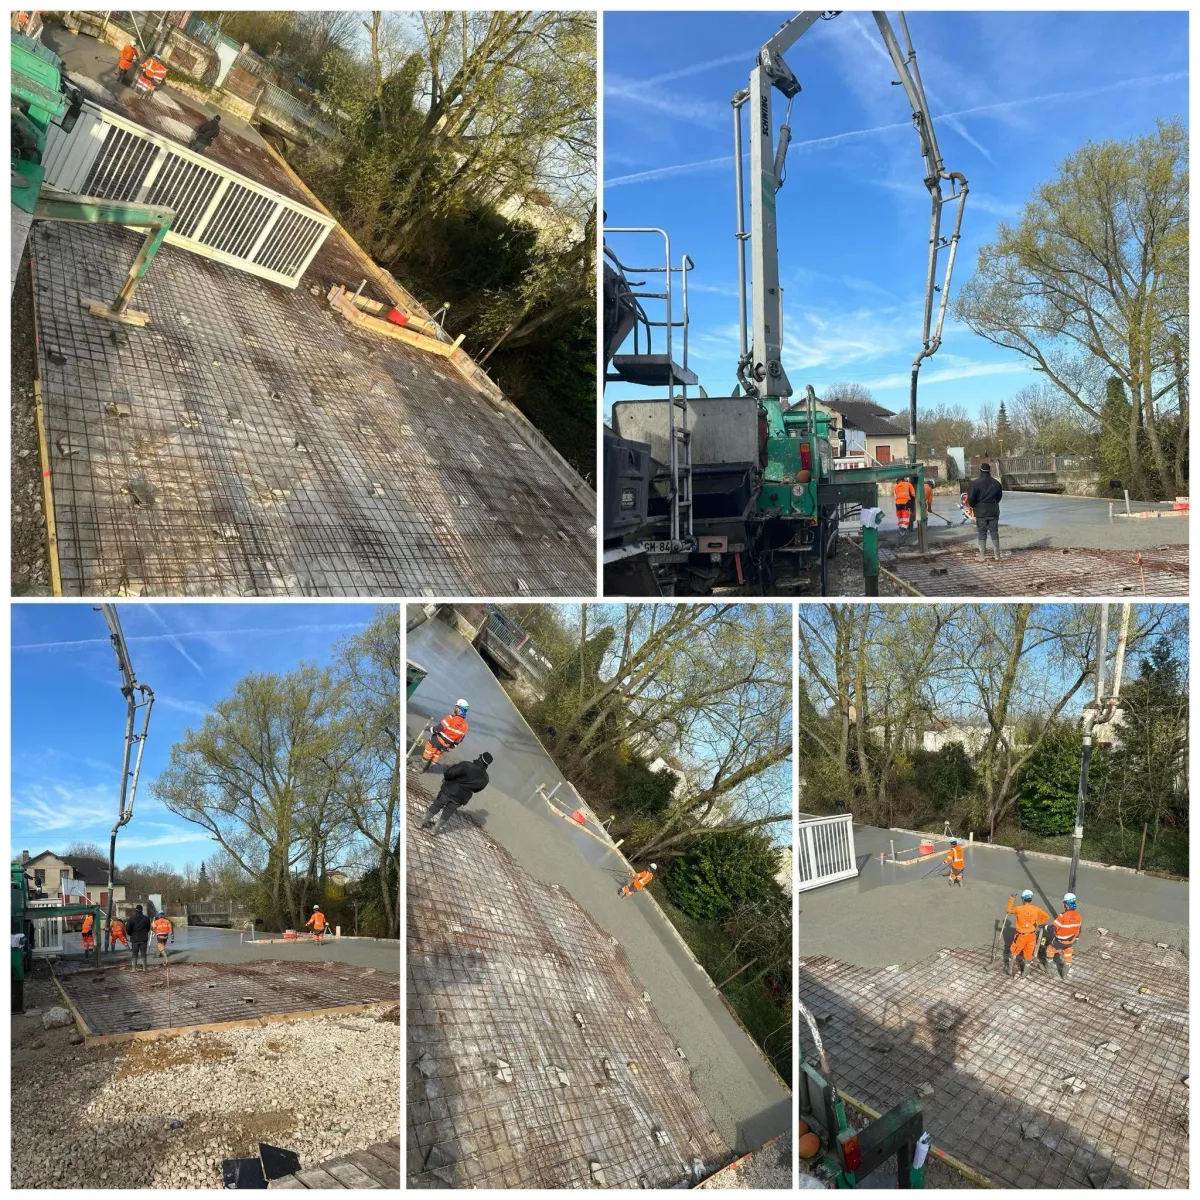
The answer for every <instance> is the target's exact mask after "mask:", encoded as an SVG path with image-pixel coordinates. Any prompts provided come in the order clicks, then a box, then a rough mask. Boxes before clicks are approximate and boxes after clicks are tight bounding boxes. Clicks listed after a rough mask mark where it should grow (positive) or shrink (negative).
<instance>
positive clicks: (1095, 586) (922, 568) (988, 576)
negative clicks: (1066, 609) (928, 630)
mask: <svg viewBox="0 0 1200 1200" xmlns="http://www.w3.org/2000/svg"><path fill="white" fill-rule="evenodd" d="M1004 553H1005V557H1004V558H1002V559H1001V560H1000V561H999V562H994V561H992V560H990V559H985V560H984V561H983V562H977V561H976V560H975V550H974V548H971V549H963V550H944V551H940V552H939V553H937V554H929V555H906V556H904V557H901V558H896V559H895V560H894V561H892V562H888V563H886V566H887V567H888V569H889V570H890V571H893V572H895V574H897V575H899V576H900V578H901V579H903V580H904V581H905V582H907V583H911V584H912V585H913V587H915V588H916V589H917V590H918V591H919V592H921V593H922V595H925V596H1186V595H1187V593H1188V548H1187V546H1158V547H1156V548H1155V549H1153V550H1145V551H1140V552H1139V551H1136V550H1099V549H1095V548H1092V547H1075V548H1073V549H1071V550H1051V549H1040V548H1030V549H1023V548H1018V549H1015V550H1012V551H1007V550H1006V551H1005V552H1004Z"/></svg>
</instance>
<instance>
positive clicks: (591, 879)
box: [407, 620, 791, 1153]
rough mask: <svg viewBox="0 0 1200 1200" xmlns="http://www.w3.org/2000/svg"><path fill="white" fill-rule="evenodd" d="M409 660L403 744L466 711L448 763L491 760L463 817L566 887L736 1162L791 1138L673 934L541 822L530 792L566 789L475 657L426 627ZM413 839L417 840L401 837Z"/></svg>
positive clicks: (762, 1072) (773, 1094)
mask: <svg viewBox="0 0 1200 1200" xmlns="http://www.w3.org/2000/svg"><path fill="white" fill-rule="evenodd" d="M408 656H409V657H410V658H412V659H414V660H416V661H417V662H419V663H420V664H421V665H422V666H423V667H425V668H426V670H427V671H428V672H429V675H428V677H427V678H426V679H425V680H424V681H423V682H422V683H421V685H420V687H419V688H418V689H417V691H416V692H415V693H414V694H413V696H412V697H411V699H410V700H409V702H408V710H407V726H408V731H409V735H410V737H415V736H416V734H417V733H418V732H419V731H420V729H421V727H422V726H423V725H424V723H425V722H426V721H427V720H428V719H429V718H431V717H433V716H437V717H441V716H444V715H445V714H446V713H447V712H449V711H450V708H451V706H452V705H453V703H454V701H455V699H456V698H457V697H459V696H465V697H466V698H467V699H468V700H469V701H470V704H471V711H470V733H469V734H468V737H467V741H466V744H465V746H464V748H463V750H462V751H461V752H460V753H459V754H457V755H455V756H453V757H452V759H451V761H454V759H456V758H459V757H466V758H474V757H475V756H476V755H478V754H480V753H482V752H483V751H484V750H487V751H490V752H491V754H492V755H493V756H494V759H495V761H494V762H493V764H492V767H491V772H490V774H491V779H492V784H491V786H490V787H489V788H488V789H487V791H485V792H483V793H482V794H481V795H479V796H477V797H476V798H475V799H474V800H473V801H472V802H471V804H470V806H469V808H468V810H467V811H469V812H470V813H471V815H472V817H473V818H475V819H476V820H482V822H483V826H484V828H485V829H486V830H487V832H488V834H489V835H490V836H491V837H493V838H495V839H496V840H497V841H498V842H499V843H501V845H503V846H504V847H505V848H506V849H507V850H508V851H509V852H510V853H511V854H512V855H513V856H514V858H515V859H516V860H517V862H518V863H519V864H520V865H521V866H522V867H523V868H524V869H525V870H526V871H527V872H529V874H530V875H532V876H533V877H535V878H537V879H539V880H541V881H542V882H544V883H546V884H557V885H558V886H560V887H562V888H564V889H566V890H567V891H568V892H570V894H571V895H572V896H573V897H574V898H575V900H576V901H577V902H578V903H579V905H580V906H581V907H582V908H583V909H585V910H586V911H587V912H588V913H589V914H590V915H591V917H592V918H593V919H594V920H595V921H596V922H597V923H598V924H599V925H600V927H601V928H602V929H604V930H605V931H607V932H608V933H609V934H611V935H612V936H613V937H615V938H616V939H617V940H618V942H619V943H620V945H621V947H622V948H623V950H624V951H625V954H626V956H627V958H628V961H629V964H630V967H631V968H632V970H633V972H634V974H635V975H636V976H637V977H638V978H639V979H641V981H642V982H643V984H644V985H645V987H646V989H647V990H648V991H649V992H650V995H651V997H652V999H653V1003H654V1007H655V1011H656V1012H657V1013H658V1015H659V1017H660V1019H661V1020H662V1021H663V1023H664V1024H665V1025H666V1027H667V1028H668V1029H669V1030H670V1031H671V1033H672V1034H673V1035H674V1037H675V1038H676V1039H677V1040H678V1043H679V1045H680V1046H681V1047H682V1048H683V1050H684V1051H685V1052H686V1054H687V1058H688V1062H689V1063H690V1064H691V1067H692V1080H693V1082H694V1085H695V1087H696V1090H697V1091H698V1092H699V1094H700V1096H701V1098H702V1099H703V1100H704V1103H705V1106H706V1107H707V1109H708V1111H709V1112H710V1113H711V1114H712V1116H713V1119H714V1120H715V1122H716V1124H717V1129H718V1131H719V1132H720V1134H721V1136H722V1137H723V1138H724V1139H725V1141H726V1142H727V1143H728V1144H729V1145H731V1146H733V1147H734V1148H735V1150H736V1151H738V1152H739V1153H740V1152H744V1151H749V1150H752V1149H754V1148H756V1147H758V1146H761V1145H762V1144H763V1143H764V1142H766V1141H767V1140H768V1139H769V1138H771V1137H774V1136H775V1135H776V1134H779V1133H782V1132H784V1130H786V1129H788V1128H790V1124H791V1096H790V1093H789V1092H788V1090H787V1089H786V1087H785V1086H784V1085H783V1083H782V1082H781V1081H780V1079H779V1077H778V1076H777V1075H776V1074H775V1072H774V1071H773V1070H772V1069H771V1068H770V1066H769V1065H768V1064H767V1062H766V1061H765V1059H764V1058H763V1057H762V1055H761V1054H760V1052H759V1050H758V1048H757V1047H756V1046H755V1045H754V1043H753V1042H752V1041H751V1040H750V1038H749V1037H748V1036H747V1035H746V1034H745V1033H744V1032H743V1031H742V1029H741V1028H740V1027H739V1026H738V1024H737V1022H736V1021H735V1020H734V1019H733V1017H732V1015H731V1014H730V1012H729V1010H728V1009H727V1008H726V1007H725V1004H724V1001H723V1000H722V999H721V997H720V995H719V994H718V993H717V991H716V989H715V987H714V986H713V984H712V981H711V980H710V979H709V977H708V975H707V974H706V973H705V972H704V971H703V970H702V968H701V967H700V966H699V965H698V964H697V963H696V962H695V961H694V960H693V959H692V958H691V956H690V954H689V953H688V951H687V950H686V948H685V947H684V945H683V943H682V941H681V939H680V937H679V935H678V934H677V933H676V931H675V929H674V927H673V926H671V924H670V922H669V921H668V920H667V919H666V917H665V916H663V915H662V913H661V912H660V911H659V910H658V909H657V908H655V907H653V906H651V905H650V904H644V903H641V901H642V900H644V899H646V898H645V897H637V896H634V897H631V898H629V899H620V898H618V896H617V890H618V880H617V873H619V872H621V871H623V870H624V866H623V863H622V860H621V859H620V857H619V855H618V854H617V853H616V852H614V851H612V850H610V849H607V848H606V847H604V846H603V845H601V844H600V843H599V842H597V841H596V840H594V839H593V838H591V837H589V836H587V835H586V834H585V833H583V832H582V831H580V830H578V829H577V828H575V827H573V826H572V825H571V824H570V823H568V822H566V821H563V820H561V819H560V818H558V817H555V816H552V815H551V814H550V813H549V812H548V810H547V808H546V805H545V802H544V801H543V800H542V799H541V798H540V797H539V796H538V795H536V789H537V787H538V785H539V784H541V783H545V784H547V785H548V786H549V787H551V788H552V787H553V786H554V785H555V784H556V783H563V786H564V787H565V786H566V784H565V781H564V780H563V779H562V776H561V774H560V773H559V772H558V770H557V768H556V767H555V766H554V763H553V762H552V761H551V760H550V758H549V757H548V756H547V755H546V753H545V751H544V750H543V749H542V747H541V745H540V744H539V742H538V741H537V738H536V737H534V735H533V732H532V731H531V730H530V729H529V727H528V726H527V725H526V724H525V722H524V721H523V720H522V718H521V716H520V714H519V713H518V712H517V710H516V708H515V707H514V705H513V704H512V702H511V701H510V700H509V699H508V696H507V695H506V694H505V693H504V690H503V689H502V688H501V687H500V685H499V683H498V682H497V681H496V679H495V677H494V676H493V675H492V673H491V672H490V671H489V670H488V668H487V666H486V664H485V663H484V662H483V660H482V659H481V658H480V656H479V655H478V654H477V653H476V651H475V650H474V649H473V648H472V647H471V645H470V644H469V643H468V642H467V641H466V640H465V639H464V638H462V637H461V636H460V635H459V634H458V633H456V632H454V631H453V630H452V629H450V628H449V627H448V626H447V625H446V624H444V623H443V622H441V621H437V620H434V621H428V622H426V623H425V624H423V625H421V626H419V627H418V628H417V629H415V630H414V631H413V632H412V633H411V634H410V635H409V641H408ZM413 836H419V835H417V834H416V833H415V831H413V830H412V829H411V828H410V830H409V837H410V838H411V837H413ZM446 836H452V830H448V831H447V834H446Z"/></svg>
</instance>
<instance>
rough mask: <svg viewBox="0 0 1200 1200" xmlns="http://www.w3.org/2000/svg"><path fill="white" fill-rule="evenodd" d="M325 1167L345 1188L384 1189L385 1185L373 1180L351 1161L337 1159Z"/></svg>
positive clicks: (325, 1164)
mask: <svg viewBox="0 0 1200 1200" xmlns="http://www.w3.org/2000/svg"><path fill="white" fill-rule="evenodd" d="M323 1165H324V1169H325V1170H326V1171H328V1172H329V1174H330V1175H332V1176H333V1177H334V1178H335V1179H337V1180H338V1181H339V1183H340V1184H341V1186H342V1187H344V1188H367V1189H373V1190H375V1191H379V1190H380V1189H382V1187H383V1184H381V1183H379V1182H378V1180H376V1179H373V1178H372V1177H371V1176H370V1175H368V1174H367V1172H366V1171H364V1170H363V1169H362V1167H360V1166H358V1165H357V1164H356V1163H352V1162H350V1160H349V1159H345V1158H343V1159H335V1160H334V1161H333V1162H327V1163H324V1164H323Z"/></svg>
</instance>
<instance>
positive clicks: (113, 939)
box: [108, 917, 129, 950]
mask: <svg viewBox="0 0 1200 1200" xmlns="http://www.w3.org/2000/svg"><path fill="white" fill-rule="evenodd" d="M118 942H120V943H121V945H122V946H124V947H125V948H126V949H127V950H128V949H129V939H128V938H127V937H126V936H125V922H124V921H122V920H121V918H120V917H113V919H112V920H111V921H110V922H109V925H108V948H109V949H110V950H114V949H116V945H117V943H118Z"/></svg>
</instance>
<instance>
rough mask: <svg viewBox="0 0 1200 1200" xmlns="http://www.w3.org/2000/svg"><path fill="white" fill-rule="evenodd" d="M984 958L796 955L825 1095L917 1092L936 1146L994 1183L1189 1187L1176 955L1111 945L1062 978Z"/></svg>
mask: <svg viewBox="0 0 1200 1200" xmlns="http://www.w3.org/2000/svg"><path fill="white" fill-rule="evenodd" d="M988 958H989V951H988V950H987V949H986V948H983V949H968V950H943V951H941V952H940V953H939V954H938V955H936V956H934V957H932V958H928V959H926V960H924V961H923V962H919V963H913V964H907V965H904V966H896V967H887V968H882V969H881V968H866V967H856V966H850V965H847V964H845V963H841V962H835V961H834V960H832V959H829V958H825V957H814V958H808V959H806V960H804V961H802V962H801V964H800V970H799V978H798V980H797V996H798V997H799V999H800V1000H802V1001H804V1003H805V1004H806V1005H808V1007H809V1008H810V1009H811V1010H812V1011H813V1013H814V1015H815V1016H816V1017H817V1020H818V1023H819V1027H820V1030H821V1035H822V1038H823V1040H824V1042H825V1047H826V1050H827V1052H828V1055H829V1062H830V1065H831V1067H832V1069H833V1072H834V1076H835V1078H836V1081H837V1084H838V1086H839V1087H840V1088H841V1089H842V1090H843V1091H845V1092H847V1093H849V1094H850V1095H852V1096H854V1097H855V1098H856V1099H858V1100H861V1101H862V1102H864V1103H865V1104H868V1105H870V1106H871V1107H872V1108H875V1109H877V1110H879V1111H880V1112H884V1111H886V1110H887V1109H889V1108H891V1107H892V1106H893V1105H894V1104H896V1103H898V1102H899V1101H900V1100H902V1099H904V1098H906V1097H908V1096H911V1095H912V1094H913V1093H914V1092H916V1091H917V1090H918V1089H919V1088H920V1087H921V1086H922V1085H924V1084H928V1085H929V1086H931V1087H932V1088H933V1094H932V1095H931V1096H928V1097H927V1098H926V1097H922V1104H923V1105H924V1108H925V1115H926V1126H925V1127H926V1129H927V1130H928V1131H929V1133H930V1134H931V1136H932V1138H933V1140H934V1142H935V1143H937V1144H938V1145H939V1146H941V1147H943V1148H944V1149H945V1150H946V1151H947V1152H948V1153H950V1154H953V1155H955V1156H957V1157H958V1158H960V1159H962V1160H963V1161H964V1162H966V1163H967V1164H968V1165H969V1166H972V1167H975V1168H976V1169H978V1170H980V1171H982V1172H983V1173H984V1174H986V1175H988V1176H990V1177H991V1178H992V1179H994V1180H996V1181H997V1182H999V1183H1000V1184H1001V1185H1003V1186H1008V1187H1019V1188H1034V1187H1055V1188H1058V1187H1089V1186H1092V1187H1102V1186H1105V1184H1106V1183H1107V1184H1108V1185H1109V1186H1126V1187H1160V1188H1186V1187H1187V1183H1188V1124H1187V1122H1188V1089H1187V1086H1186V1085H1185V1084H1184V1083H1183V1080H1184V1078H1185V1077H1186V1076H1187V1074H1188V976H1187V960H1186V958H1184V957H1183V956H1182V955H1180V954H1178V953H1177V952H1175V951H1163V950H1159V949H1156V948H1155V947H1154V946H1152V945H1149V944H1148V943H1145V942H1136V941H1131V940H1128V939H1124V938H1120V937H1117V936H1114V935H1109V936H1107V937H1102V938H1101V939H1100V940H1099V941H1098V943H1096V944H1094V945H1093V946H1091V947H1089V948H1088V949H1087V950H1085V951H1082V952H1077V954H1076V957H1075V964H1074V970H1073V974H1072V977H1071V979H1070V980H1068V981H1065V982H1064V981H1062V980H1060V979H1059V978H1058V976H1057V974H1043V973H1042V971H1041V968H1040V967H1038V966H1036V965H1035V966H1033V967H1032V969H1031V970H1030V971H1029V972H1027V976H1026V978H1024V979H1021V980H1016V981H1009V980H1008V979H1007V978H1006V976H1005V974H1004V973H1003V969H1002V963H1001V959H1000V957H999V955H998V956H997V961H996V963H995V964H993V965H991V966H989V963H988ZM1140 988H1146V989H1147V991H1145V992H1142V991H1139V989H1140ZM1123 1006H1128V1007H1123ZM1131 1010H1136V1011H1131ZM1105 1044H1113V1045H1116V1046H1118V1047H1119V1050H1117V1051H1116V1052H1115V1053H1110V1052H1108V1051H1105V1050H1102V1049H1100V1047H1102V1046H1104V1045H1105ZM1071 1077H1077V1078H1078V1079H1080V1080H1082V1081H1083V1083H1084V1088H1083V1090H1082V1091H1078V1092H1076V1091H1075V1090H1073V1087H1072V1085H1071V1084H1070V1083H1068V1082H1067V1081H1068V1080H1069V1079H1070V1078H1071Z"/></svg>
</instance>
